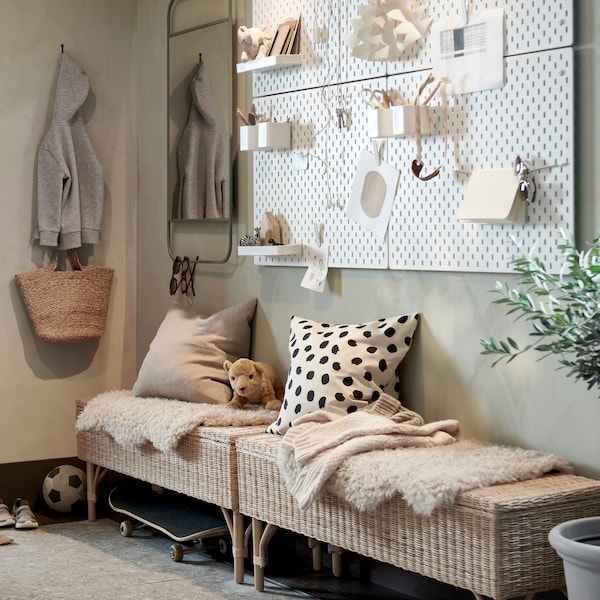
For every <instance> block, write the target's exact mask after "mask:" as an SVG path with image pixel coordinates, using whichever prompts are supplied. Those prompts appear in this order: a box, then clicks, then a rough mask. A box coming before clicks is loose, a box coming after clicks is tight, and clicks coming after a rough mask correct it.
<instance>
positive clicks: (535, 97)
mask: <svg viewBox="0 0 600 600" xmlns="http://www.w3.org/2000/svg"><path fill="white" fill-rule="evenodd" d="M364 3H366V0H362V1H360V0H327V1H325V2H321V3H317V2H311V3H310V4H308V3H306V2H303V3H300V2H298V1H294V0H283V1H281V2H277V3H274V2H272V1H271V0H255V1H254V3H253V23H254V24H257V25H260V24H264V23H270V24H273V25H275V24H276V23H277V22H278V21H281V20H283V19H285V18H286V17H287V16H289V15H291V14H294V13H296V12H301V13H302V33H301V52H302V64H301V66H300V67H290V68H285V69H281V70H278V71H270V72H265V73H261V72H255V73H254V74H250V75H245V76H251V77H253V80H254V85H253V91H254V102H255V104H256V106H257V109H258V111H259V112H264V113H267V114H268V113H270V112H271V111H272V114H273V116H274V117H275V118H276V119H277V120H286V119H288V118H289V119H290V120H291V121H292V146H293V149H292V150H280V151H276V152H256V153H255V156H254V221H255V224H256V225H259V224H260V221H261V219H262V214H263V213H264V212H266V211H272V212H274V213H275V214H276V215H278V218H279V221H280V223H281V225H282V232H283V236H284V240H285V241H287V242H292V243H302V244H304V245H305V251H304V255H303V256H288V257H275V258H272V257H258V258H255V261H256V262H257V263H258V264H263V265H281V264H288V265H304V264H306V262H307V261H308V260H310V250H309V248H308V246H310V245H314V244H315V243H316V238H315V234H314V224H315V223H322V224H323V225H324V237H325V240H324V241H325V243H327V244H328V245H329V247H330V266H331V267H357V268H378V269H383V268H391V269H407V270H441V271H444V270H456V271H488V272H504V271H508V270H509V262H510V259H511V257H512V256H513V254H514V247H513V246H512V244H511V242H510V234H511V233H514V234H515V235H516V236H517V237H519V239H522V240H523V241H524V243H525V244H526V245H527V244H529V243H530V242H532V241H536V242H537V243H538V246H539V248H540V251H541V255H542V256H543V257H544V258H545V259H546V260H547V261H548V262H549V264H550V266H551V268H554V267H555V266H556V261H557V259H558V257H557V256H554V255H553V254H552V251H551V249H553V248H555V246H556V232H557V230H558V229H559V228H562V229H564V230H566V231H567V232H572V229H573V223H574V206H573V205H574V199H573V139H572V131H573V92H572V89H573V81H572V77H573V57H572V49H571V48H568V47H567V46H570V45H571V43H572V37H573V34H572V12H573V7H572V2H563V3H555V2H550V1H549V0H532V1H531V2H529V3H528V4H527V7H525V8H524V7H523V6H522V5H521V4H518V3H517V2H515V1H513V0H509V1H508V2H506V3H505V5H504V4H502V3H500V2H497V1H495V0H485V1H480V2H477V1H476V2H473V3H471V4H473V5H474V7H473V8H474V10H484V9H491V8H497V7H499V6H503V5H504V6H505V44H504V45H505V84H504V86H503V87H502V88H498V89H496V90H488V91H483V92H476V93H471V94H464V95H458V96H455V97H452V98H450V99H449V108H448V119H447V126H448V131H449V142H450V144H449V148H450V150H449V153H448V157H447V163H446V165H445V168H444V170H443V172H442V174H441V176H440V177H438V178H436V179H434V180H432V181H430V182H427V183H424V182H421V181H419V180H417V179H416V178H414V177H413V176H412V174H411V173H410V170H409V168H410V163H411V161H412V159H413V158H414V156H415V140H414V136H407V137H406V138H394V139H389V140H387V142H386V162H388V163H390V164H392V165H393V166H394V167H396V168H397V169H398V170H399V171H400V181H399V186H398V190H397V193H396V198H395V204H394V208H393V213H392V218H391V220H390V227H389V231H388V238H387V240H384V242H383V243H382V241H381V240H376V239H374V236H373V235H372V234H371V233H370V232H369V231H367V230H365V229H363V228H362V227H360V226H358V225H357V224H355V223H354V222H353V221H351V220H350V219H348V217H346V215H345V211H344V207H345V204H346V202H347V200H348V198H349V196H350V191H351V189H352V182H353V178H354V172H355V168H356V162H357V159H358V155H359V154H360V152H361V150H362V149H364V148H369V147H370V144H371V142H370V140H369V138H368V136H367V107H366V105H365V104H364V102H362V100H361V99H360V90H361V89H362V88H363V87H369V88H372V89H373V88H376V87H384V88H386V89H388V90H396V91H399V92H400V93H401V95H402V96H404V97H405V98H406V99H409V100H412V99H413V98H414V95H415V93H416V90H417V88H418V86H419V84H420V83H421V82H422V81H423V80H424V78H425V76H426V74H427V70H428V69H429V68H430V62H431V61H430V59H429V44H428V43H427V38H424V39H423V40H421V41H420V42H418V43H417V44H416V45H415V46H414V47H412V48H411V49H410V51H409V52H407V53H406V56H405V57H404V59H403V60H402V61H398V62H393V63H385V62H379V63H376V62H371V61H364V60H359V59H354V58H352V57H351V56H350V54H349V50H348V48H347V47H346V45H345V36H346V35H347V33H348V31H349V30H350V19H351V18H354V17H355V16H356V14H357V7H358V5H359V4H364ZM454 4H456V6H454ZM427 9H428V11H429V14H431V15H432V16H433V17H434V18H435V19H446V18H450V17H454V16H456V15H457V13H458V2H456V3H449V2H445V1H443V0H432V1H431V2H429V3H428V8H427ZM315 26H318V27H322V26H324V27H326V29H327V32H328V39H327V42H326V43H323V42H318V43H313V41H312V35H313V34H314V33H315ZM340 28H341V30H340ZM552 46H554V47H558V48H559V49H556V50H550V49H549V48H550V47H552ZM386 73H387V75H386ZM432 104H434V105H436V104H439V97H437V98H435V99H434V100H433V101H432ZM340 105H345V106H348V107H350V108H351V111H352V125H351V128H350V130H349V131H346V130H340V129H338V127H337V126H336V115H335V109H336V107H338V106H340ZM298 151H306V152H308V154H309V157H308V168H307V169H306V170H294V152H298ZM517 154H520V155H521V156H522V157H523V158H525V159H527V160H529V161H530V163H532V166H533V167H534V168H535V167H539V166H543V165H549V164H553V163H562V162H564V161H568V163H569V164H568V165H567V166H562V167H560V168H552V169H548V170H543V171H540V172H536V173H535V180H536V183H537V188H538V190H537V196H536V200H535V202H534V203H533V204H531V205H530V206H529V207H528V221H527V223H526V224H525V225H523V226H511V225H482V224H470V223H463V222H460V221H458V218H457V214H458V208H459V206H460V203H461V201H462V198H463V195H464V191H465V189H466V184H467V181H468V175H465V174H461V173H455V172H453V170H452V167H453V166H454V165H456V166H457V167H459V168H462V169H465V170H467V171H468V170H473V169H477V168H501V167H511V166H512V164H513V161H514V159H515V157H516V155H517ZM443 158H444V137H443V135H442V126H441V121H440V119H439V111H438V118H436V120H435V130H434V134H433V135H432V136H428V137H424V139H423V159H424V161H425V163H426V168H427V167H429V166H434V165H436V164H439V162H442V161H443Z"/></svg>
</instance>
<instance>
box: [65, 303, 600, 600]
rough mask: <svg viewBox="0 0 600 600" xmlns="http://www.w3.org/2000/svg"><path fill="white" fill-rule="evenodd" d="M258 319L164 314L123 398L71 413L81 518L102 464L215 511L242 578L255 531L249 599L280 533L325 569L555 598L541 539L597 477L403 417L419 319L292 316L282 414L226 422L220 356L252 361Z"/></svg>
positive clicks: (581, 512)
mask: <svg viewBox="0 0 600 600" xmlns="http://www.w3.org/2000/svg"><path fill="white" fill-rule="evenodd" d="M254 309H255V301H250V302H246V303H243V304H240V305H237V306H235V307H231V308H230V309H225V310H224V311H221V312H220V313H217V314H215V315H212V316H211V317H200V316H197V315H194V314H191V313H189V312H188V311H186V310H184V309H183V308H182V307H180V306H173V307H172V308H171V309H170V310H169V312H168V314H167V316H166V317H165V320H164V321H163V323H162V324H161V326H160V328H159V330H158V332H157V334H156V337H155V338H154V340H153V342H152V344H151V345H150V349H149V352H148V355H147V356H146V358H145V359H144V362H143V364H142V367H141V369H140V372H139V374H138V379H137V381H136V383H135V385H134V387H133V389H132V390H130V391H129V390H120V391H116V392H115V391H113V392H106V393H104V394H100V395H99V396H96V397H95V398H94V399H93V401H92V400H80V401H78V402H77V415H78V417H77V425H76V430H77V445H78V456H79V458H81V459H82V460H84V461H86V463H87V476H88V498H89V500H88V509H89V517H90V518H91V519H93V518H95V503H96V500H97V489H98V483H99V481H100V479H101V477H102V474H103V473H104V472H105V471H106V469H110V470H113V471H116V472H118V473H122V474H125V475H128V476H130V477H133V478H136V479H139V480H142V481H145V482H149V483H151V484H153V485H155V486H159V487H161V488H165V489H167V490H172V491H174V492H179V493H182V494H185V495H187V496H190V497H191V498H196V499H199V500H202V501H205V502H209V503H212V504H215V505H217V506H219V507H221V509H222V512H223V514H224V516H225V521H226V523H227V526H228V529H229V531H230V533H231V537H232V547H233V556H234V577H235V581H237V582H238V583H241V582H242V581H243V578H244V557H245V556H246V555H247V541H248V536H247V533H249V532H248V531H244V517H247V518H248V517H250V518H252V532H253V541H252V543H253V559H254V574H255V587H256V588H257V589H258V590H262V589H264V574H265V567H266V566H267V555H268V545H269V541H270V540H271V538H272V536H273V534H274V533H275V531H276V530H277V528H283V529H286V530H289V531H292V532H295V533H298V534H301V535H304V536H307V537H308V538H309V539H310V540H311V542H313V544H312V545H313V548H315V553H314V556H315V557H318V554H319V551H320V547H321V544H320V543H324V544H327V545H328V546H329V550H330V551H331V552H332V554H333V559H332V564H333V571H334V574H339V572H340V571H341V569H340V564H341V563H340V561H341V552H342V550H344V549H345V550H348V551H351V552H354V553H357V554H360V555H363V556H366V557H370V558H372V559H375V560H378V561H381V562H384V563H388V564H391V565H394V566H396V567H399V568H402V569H405V570H407V571H412V572H416V573H420V574H421V575H425V576H427V577H431V578H433V579H436V580H438V581H441V582H444V583H447V584H450V585H453V586H456V587H459V588H463V589H466V590H470V591H471V592H472V593H473V594H474V595H475V597H477V598H484V597H491V598H493V599H494V600H508V599H509V598H513V597H516V596H526V597H527V599H528V600H531V599H532V598H533V596H534V594H535V593H537V592H541V591H546V590H554V589H562V588H563V587H564V576H563V566H562V563H561V560H560V558H559V557H558V555H557V554H556V552H555V551H554V550H553V549H552V547H551V546H550V544H549V542H548V533H549V531H550V529H551V528H552V527H553V526H554V525H557V524H558V523H560V522H563V521H565V520H569V519H576V518H580V517H588V516H592V515H597V514H599V511H600V481H596V480H591V479H587V478H584V477H579V476H575V475H573V474H571V473H572V468H571V466H570V465H568V464H567V463H565V461H563V460H562V459H560V458H559V457H555V456H554V455H549V454H544V453H541V452H533V451H527V450H524V449H520V448H508V447H501V446H495V445H493V444H483V443H480V442H478V441H475V440H469V439H466V440H462V439H459V437H460V436H459V424H458V422H457V421H456V420H453V419H447V420H443V421H435V422H425V421H424V419H423V417H421V415H419V414H417V413H415V412H413V411H411V410H408V409H407V408H406V407H404V406H403V405H402V404H401V403H400V402H399V401H398V400H397V397H398V388H397V384H398V368H399V365H400V362H401V361H402V358H403V357H404V355H405V354H406V353H407V351H408V348H409V347H410V344H411V341H412V336H413V333H414V331H415V329H416V327H417V322H418V315H416V314H406V315H400V316H395V317H389V318H386V319H379V320H377V321H372V322H369V323H362V324H357V325H331V324H327V323H317V322H314V321H310V320H307V319H303V318H297V317H292V321H291V326H290V343H289V349H290V369H289V372H288V378H287V381H286V385H285V389H286V392H285V401H284V403H283V405H282V406H281V409H280V411H279V412H277V411H272V410H266V408H262V407H256V409H252V408H247V409H243V410H239V409H233V408H230V407H228V406H225V405H226V404H227V402H228V401H229V399H230V398H231V389H230V387H229V381H228V380H227V378H226V377H225V376H224V371H223V360H224V358H231V357H235V356H247V355H248V353H249V350H250V342H249V340H250V329H249V327H250V325H249V323H250V320H251V318H252V315H253V313H254ZM225 332H228V334H227V335H224V334H225ZM240 341H241V342H242V343H241V345H240ZM218 346H221V347H218ZM316 382H318V383H316ZM173 398H177V399H178V400H173ZM318 542H320V543H318Z"/></svg>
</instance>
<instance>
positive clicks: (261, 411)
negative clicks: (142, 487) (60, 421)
mask: <svg viewBox="0 0 600 600" xmlns="http://www.w3.org/2000/svg"><path fill="white" fill-rule="evenodd" d="M276 418H277V411H273V410H266V409H265V408H262V407H246V408H243V409H239V408H229V407H227V406H224V405H219V404H200V403H194V402H184V401H181V400H171V399H168V398H139V397H136V396H132V395H131V391H130V390H115V391H110V392H104V393H102V394H99V395H98V396H95V397H94V398H92V399H91V400H90V401H89V402H88V403H87V405H86V406H85V408H84V409H83V411H82V412H81V414H80V415H79V416H78V418H77V422H76V424H75V428H76V430H77V431H86V430H99V431H106V432H107V433H109V434H110V435H111V436H112V437H113V438H114V439H115V441H116V442H117V443H118V444H120V445H121V446H126V447H127V446H129V447H131V446H141V445H143V444H145V443H146V442H147V441H150V442H152V444H154V446H155V447H156V448H157V449H159V450H161V451H163V452H168V451H169V450H172V449H173V448H175V447H176V446H177V443H178V442H179V440H180V439H181V438H182V437H183V436H185V435H186V434H187V433H189V432H190V431H192V429H194V428H196V427H198V426H199V425H204V426H207V427H229V426H231V427H245V426H248V425H265V426H266V425H269V424H270V423H272V422H273V421H274V420H275V419H276Z"/></svg>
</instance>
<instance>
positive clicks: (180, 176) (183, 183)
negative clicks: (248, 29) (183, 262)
mask: <svg viewBox="0 0 600 600" xmlns="http://www.w3.org/2000/svg"><path fill="white" fill-rule="evenodd" d="M167 27H168V39H167V82H168V97H167V107H168V123H167V133H168V157H167V164H168V203H167V204H168V206H167V212H168V236H167V237H168V247H169V254H170V256H171V258H172V259H174V258H175V256H176V255H183V254H185V255H187V256H198V258H197V259H196V260H195V262H200V263H224V262H226V261H227V260H229V257H230V255H231V249H232V225H233V219H232V208H233V201H232V169H231V164H232V144H231V138H232V112H233V111H232V75H233V61H232V39H233V38H232V14H231V0H228V1H223V0H209V1H206V0H171V2H170V3H169V8H168V26H167ZM190 240H193V241H192V242H191V244H190ZM192 244H193V247H192V248H190V247H189V246H190V245H192ZM180 246H181V247H182V249H181V251H179V247H180Z"/></svg>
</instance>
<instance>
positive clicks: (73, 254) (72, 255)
mask: <svg viewBox="0 0 600 600" xmlns="http://www.w3.org/2000/svg"><path fill="white" fill-rule="evenodd" d="M67 256H68V257H69V262H70V263H71V268H72V269H73V271H81V263H80V262H79V256H78V254H77V250H76V249H75V248H71V249H70V250H67Z"/></svg>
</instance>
